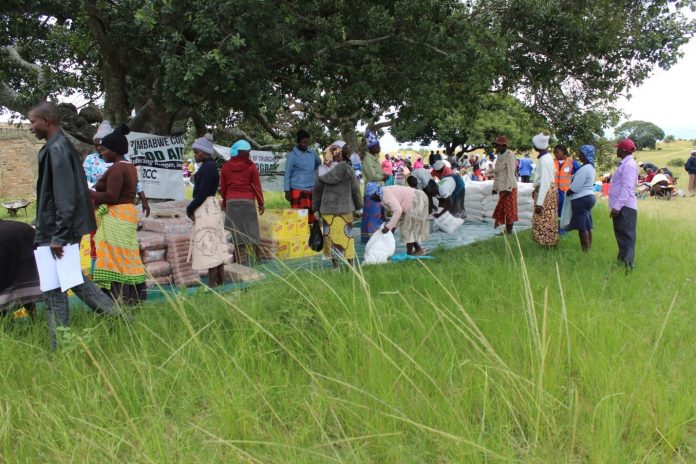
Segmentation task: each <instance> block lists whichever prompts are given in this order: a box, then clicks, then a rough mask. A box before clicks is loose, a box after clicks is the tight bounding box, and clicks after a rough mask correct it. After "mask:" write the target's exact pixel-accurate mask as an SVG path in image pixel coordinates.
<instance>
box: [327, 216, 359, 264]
mask: <svg viewBox="0 0 696 464" xmlns="http://www.w3.org/2000/svg"><path fill="white" fill-rule="evenodd" d="M321 217H322V221H323V232H324V255H325V256H328V257H330V258H334V259H354V258H355V240H354V238H353V213H346V214H338V215H333V214H322V216H321Z"/></svg>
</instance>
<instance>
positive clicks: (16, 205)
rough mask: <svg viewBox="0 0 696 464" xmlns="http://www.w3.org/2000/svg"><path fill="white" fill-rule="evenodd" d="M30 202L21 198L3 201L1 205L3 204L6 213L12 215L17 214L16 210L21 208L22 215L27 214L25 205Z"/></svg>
mask: <svg viewBox="0 0 696 464" xmlns="http://www.w3.org/2000/svg"><path fill="white" fill-rule="evenodd" d="M32 203H33V202H31V201H29V200H25V199H21V200H13V201H5V202H3V203H2V206H4V207H5V208H6V209H7V213H8V214H9V215H10V216H12V217H15V216H17V212H18V211H19V210H20V209H23V210H24V215H25V216H27V206H29V205H30V204H32Z"/></svg>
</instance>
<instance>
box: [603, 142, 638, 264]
mask: <svg viewBox="0 0 696 464" xmlns="http://www.w3.org/2000/svg"><path fill="white" fill-rule="evenodd" d="M615 147H616V156H618V157H619V158H621V163H620V164H619V167H618V168H617V169H616V172H615V173H614V175H613V176H612V178H611V189H609V208H610V209H611V213H610V216H611V218H612V220H613V222H614V235H615V236H616V242H617V244H618V245H619V256H618V258H619V261H621V263H622V264H623V265H625V266H626V267H627V268H628V269H633V268H635V267H636V264H635V252H636V225H637V222H638V200H637V199H636V185H637V184H638V166H636V161H635V160H634V159H633V153H634V152H635V151H636V144H635V143H633V140H631V139H623V140H622V141H620V142H619V143H618V144H617V145H615Z"/></svg>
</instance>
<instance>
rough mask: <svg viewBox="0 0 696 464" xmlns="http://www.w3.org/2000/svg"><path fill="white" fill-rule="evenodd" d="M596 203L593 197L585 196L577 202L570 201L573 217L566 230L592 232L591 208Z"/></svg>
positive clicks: (574, 200)
mask: <svg viewBox="0 0 696 464" xmlns="http://www.w3.org/2000/svg"><path fill="white" fill-rule="evenodd" d="M596 201H597V200H596V199H595V196H594V195H585V196H584V197H580V198H578V199H577V200H576V199H572V200H570V206H571V209H572V210H573V216H572V217H571V218H570V224H568V227H566V230H580V231H586V230H592V208H594V205H595V202H596Z"/></svg>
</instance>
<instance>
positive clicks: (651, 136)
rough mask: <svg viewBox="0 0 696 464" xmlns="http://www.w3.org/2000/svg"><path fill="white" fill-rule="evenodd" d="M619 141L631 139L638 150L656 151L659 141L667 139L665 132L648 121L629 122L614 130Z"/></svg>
mask: <svg viewBox="0 0 696 464" xmlns="http://www.w3.org/2000/svg"><path fill="white" fill-rule="evenodd" d="M614 133H615V134H616V137H617V138H618V139H631V140H633V142H635V144H636V148H638V150H642V149H644V148H650V149H651V150H654V149H655V145H656V144H657V141H658V140H662V139H664V138H665V132H664V131H663V130H662V129H660V128H659V127H657V126H656V125H655V124H653V123H651V122H647V121H627V122H625V123H623V124H621V125H620V126H619V127H617V128H616V129H614Z"/></svg>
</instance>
